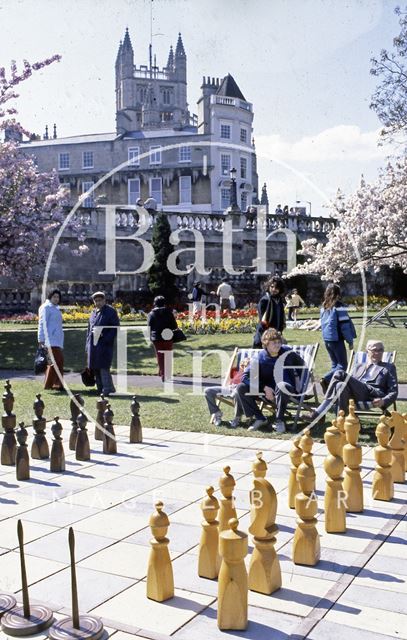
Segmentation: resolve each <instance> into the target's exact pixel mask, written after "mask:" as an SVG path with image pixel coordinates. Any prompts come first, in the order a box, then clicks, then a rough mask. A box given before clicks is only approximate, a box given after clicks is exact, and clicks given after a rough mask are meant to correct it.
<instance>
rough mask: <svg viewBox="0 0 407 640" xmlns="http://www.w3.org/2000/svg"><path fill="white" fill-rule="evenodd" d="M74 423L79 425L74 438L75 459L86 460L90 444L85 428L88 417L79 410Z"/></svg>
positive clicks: (88, 455) (88, 456)
mask: <svg viewBox="0 0 407 640" xmlns="http://www.w3.org/2000/svg"><path fill="white" fill-rule="evenodd" d="M76 423H77V425H78V427H79V430H78V434H77V438H76V449H75V458H76V459H77V460H81V461H82V462H87V461H88V460H90V446H89V438H88V430H87V428H86V425H87V424H88V419H87V417H86V416H85V414H84V413H83V411H81V412H80V414H79V415H78V417H77V419H76Z"/></svg>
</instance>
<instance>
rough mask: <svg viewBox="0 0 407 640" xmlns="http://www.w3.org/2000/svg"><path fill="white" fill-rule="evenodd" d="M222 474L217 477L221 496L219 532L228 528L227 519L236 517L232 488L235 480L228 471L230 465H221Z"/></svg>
mask: <svg viewBox="0 0 407 640" xmlns="http://www.w3.org/2000/svg"><path fill="white" fill-rule="evenodd" d="M223 472H224V475H223V476H221V477H220V478H219V489H220V492H221V494H222V496H223V498H221V499H220V510H219V533H221V531H225V530H226V529H228V528H229V520H230V519H231V518H237V514H236V509H235V506H234V505H235V500H234V497H233V490H234V488H235V485H236V482H235V479H234V477H233V476H232V475H231V473H230V467H229V466H226V467H223Z"/></svg>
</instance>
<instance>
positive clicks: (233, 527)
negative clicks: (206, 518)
mask: <svg viewBox="0 0 407 640" xmlns="http://www.w3.org/2000/svg"><path fill="white" fill-rule="evenodd" d="M238 526H239V521H238V520H237V518H231V519H230V520H229V522H228V526H227V529H226V530H225V531H222V533H221V534H220V535H219V551H220V555H221V557H222V564H221V567H220V571H219V581H218V627H219V629H221V630H223V631H227V630H228V629H231V630H232V629H234V630H237V631H244V630H245V629H247V610H248V579H247V571H246V565H245V563H244V559H245V557H246V555H247V550H248V539H247V534H246V533H243V531H238V528H237V527H238Z"/></svg>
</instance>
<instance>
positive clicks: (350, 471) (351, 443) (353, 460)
mask: <svg viewBox="0 0 407 640" xmlns="http://www.w3.org/2000/svg"><path fill="white" fill-rule="evenodd" d="M359 432H360V421H359V419H358V418H357V417H356V414H355V401H354V400H349V414H348V415H347V416H346V418H345V433H346V444H345V446H344V448H343V461H344V463H345V465H346V466H345V477H344V481H343V490H344V491H345V494H346V496H345V497H346V511H351V512H354V513H360V512H361V511H363V484H362V478H361V476H360V465H361V463H362V447H361V446H360V444H359V443H358V437H359Z"/></svg>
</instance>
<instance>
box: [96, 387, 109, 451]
mask: <svg viewBox="0 0 407 640" xmlns="http://www.w3.org/2000/svg"><path fill="white" fill-rule="evenodd" d="M107 403H108V400H106V398H105V396H104V395H103V393H101V394H100V397H99V399H98V400H97V401H96V411H97V414H96V422H95V440H100V441H102V440H103V430H102V429H103V424H104V419H103V414H104V412H105V411H106V407H107Z"/></svg>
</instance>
